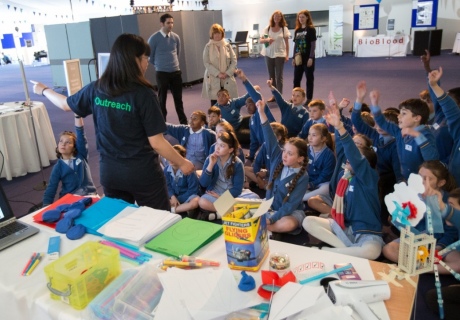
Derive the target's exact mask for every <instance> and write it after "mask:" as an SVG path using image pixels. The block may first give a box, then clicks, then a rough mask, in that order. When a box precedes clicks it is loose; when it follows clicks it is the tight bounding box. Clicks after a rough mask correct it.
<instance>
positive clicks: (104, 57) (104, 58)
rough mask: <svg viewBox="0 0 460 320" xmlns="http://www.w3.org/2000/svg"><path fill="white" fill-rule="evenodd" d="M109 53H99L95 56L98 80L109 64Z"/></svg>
mask: <svg viewBox="0 0 460 320" xmlns="http://www.w3.org/2000/svg"><path fill="white" fill-rule="evenodd" d="M109 58H110V53H106V52H100V53H98V54H97V74H98V78H100V77H101V76H102V74H103V73H104V71H105V68H107V64H108V63H109Z"/></svg>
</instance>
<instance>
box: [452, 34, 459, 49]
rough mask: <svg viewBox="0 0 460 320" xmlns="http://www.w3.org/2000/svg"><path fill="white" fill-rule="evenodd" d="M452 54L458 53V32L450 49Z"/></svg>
mask: <svg viewBox="0 0 460 320" xmlns="http://www.w3.org/2000/svg"><path fill="white" fill-rule="evenodd" d="M452 53H460V32H459V33H457V35H456V36H455V41H454V48H453V49H452Z"/></svg>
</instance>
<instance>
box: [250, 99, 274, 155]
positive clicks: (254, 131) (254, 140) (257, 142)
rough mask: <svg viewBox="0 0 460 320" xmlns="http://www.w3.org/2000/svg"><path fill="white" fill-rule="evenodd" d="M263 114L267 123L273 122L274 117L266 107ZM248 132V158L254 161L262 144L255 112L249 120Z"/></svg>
mask: <svg viewBox="0 0 460 320" xmlns="http://www.w3.org/2000/svg"><path fill="white" fill-rule="evenodd" d="M265 114H266V115H267V118H268V122H270V123H272V122H275V117H274V116H273V114H272V112H271V111H270V108H268V105H265ZM249 132H250V139H251V143H250V144H249V158H250V159H254V157H255V154H256V152H257V150H258V149H260V147H261V146H262V144H263V142H264V134H263V132H262V126H261V124H260V116H259V111H256V113H254V114H253V115H252V116H251V119H249Z"/></svg>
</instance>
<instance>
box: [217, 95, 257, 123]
mask: <svg viewBox="0 0 460 320" xmlns="http://www.w3.org/2000/svg"><path fill="white" fill-rule="evenodd" d="M247 98H249V94H247V93H246V94H245V95H244V96H241V97H239V98H235V99H230V100H229V101H228V103H227V104H226V105H220V104H218V103H216V104H215V106H216V107H218V108H219V109H220V113H221V115H222V118H224V119H225V120H226V121H228V122H230V124H231V125H232V127H233V129H235V131H236V130H237V129H238V128H239V127H240V125H241V121H242V120H243V117H242V116H241V113H240V110H241V108H242V107H243V106H245V105H246V99H247Z"/></svg>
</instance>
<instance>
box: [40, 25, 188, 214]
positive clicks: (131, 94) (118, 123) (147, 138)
mask: <svg viewBox="0 0 460 320" xmlns="http://www.w3.org/2000/svg"><path fill="white" fill-rule="evenodd" d="M149 56H150V46H149V45H148V43H147V42H145V40H144V39H143V38H141V37H140V36H138V35H134V34H127V33H125V34H122V35H120V36H118V38H117V39H116V40H115V42H114V44H113V46H112V49H111V52H110V58H109V62H108V64H107V68H106V69H105V71H104V73H103V74H102V75H101V78H100V79H99V80H97V81H94V82H91V83H89V84H87V85H86V86H85V87H83V88H82V89H81V90H79V91H78V92H76V93H75V94H73V95H71V96H70V97H68V98H67V97H66V96H64V95H62V94H60V93H57V92H55V91H54V90H52V89H51V88H48V87H47V86H46V85H44V84H43V83H40V82H35V81H32V83H33V84H34V93H36V94H41V95H42V96H45V97H46V98H48V99H49V100H50V102H51V103H53V104H54V105H56V106H57V107H58V108H60V109H62V110H64V111H73V112H74V113H75V117H77V118H79V117H86V116H88V115H90V114H92V115H93V121H94V129H95V131H96V145H97V150H98V151H99V155H100V157H99V165H100V168H99V172H100V181H101V185H102V187H103V189H104V194H105V196H108V197H111V198H118V199H122V200H125V201H127V202H130V203H134V202H136V203H137V204H138V205H140V206H148V207H151V208H154V209H159V210H170V209H171V205H170V202H169V199H168V192H167V187H166V179H165V177H164V174H163V170H162V169H161V167H160V162H159V159H158V155H161V156H163V157H164V158H166V159H167V160H169V161H172V162H174V163H176V164H178V165H179V168H180V170H181V171H182V172H183V173H184V174H186V175H187V174H190V173H192V172H193V170H194V167H193V164H192V163H191V162H190V161H188V160H187V159H185V158H182V157H181V156H180V155H179V154H178V153H177V152H176V150H174V149H173V148H172V146H171V144H170V143H169V142H168V141H167V140H166V139H165V138H164V136H163V133H164V132H165V131H166V124H165V122H164V120H163V117H162V113H161V109H160V104H159V102H158V97H157V95H156V94H155V92H154V91H153V86H152V85H151V84H150V83H149V82H148V80H147V79H146V78H145V76H144V74H145V72H146V70H147V67H148V66H149Z"/></svg>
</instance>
